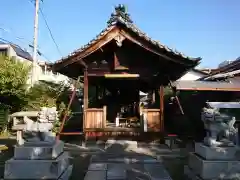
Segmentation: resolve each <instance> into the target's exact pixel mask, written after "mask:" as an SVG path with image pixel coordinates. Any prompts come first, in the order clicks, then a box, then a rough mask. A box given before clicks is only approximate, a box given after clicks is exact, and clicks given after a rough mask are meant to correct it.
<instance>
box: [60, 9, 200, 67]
mask: <svg viewBox="0 0 240 180" xmlns="http://www.w3.org/2000/svg"><path fill="white" fill-rule="evenodd" d="M117 24H122V25H124V26H126V27H127V28H128V29H129V30H131V31H132V32H134V33H136V34H137V35H138V36H139V37H141V38H143V39H144V40H146V41H148V42H149V43H151V44H153V45H154V46H156V47H158V48H160V49H163V50H165V51H167V52H169V53H172V54H173V55H177V56H179V57H181V58H185V59H188V60H195V61H199V60H201V58H191V57H188V56H186V55H184V54H183V53H181V52H179V51H177V50H175V49H171V48H169V47H167V46H165V45H163V44H162V43H160V42H159V41H155V40H153V39H152V38H150V37H149V36H147V34H146V33H144V32H142V31H141V30H140V29H139V28H138V27H137V26H136V25H134V23H133V21H132V20H131V19H130V15H129V14H128V13H127V12H126V9H125V8H124V6H123V5H119V6H117V7H115V12H114V13H112V15H111V18H110V20H109V21H108V26H107V28H105V29H104V30H102V32H101V33H100V34H98V35H97V36H96V37H95V38H94V39H92V40H91V41H90V42H89V43H88V44H86V45H85V46H83V47H81V48H80V49H77V50H75V51H73V52H72V53H70V54H69V55H68V56H66V57H63V58H62V59H61V60H59V61H56V63H61V62H62V61H64V60H65V59H68V58H69V57H71V56H74V55H76V54H78V53H81V52H82V51H84V50H85V49H87V48H88V47H90V46H91V45H93V44H94V43H96V42H97V41H98V40H100V39H101V38H102V37H103V36H104V35H106V34H107V33H108V32H109V31H110V30H112V29H113V28H114V27H115V26H116V25H117Z"/></svg>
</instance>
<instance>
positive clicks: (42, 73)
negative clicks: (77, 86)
mask: <svg viewBox="0 0 240 180" xmlns="http://www.w3.org/2000/svg"><path fill="white" fill-rule="evenodd" d="M0 48H6V49H7V55H8V56H9V57H16V59H17V60H19V61H21V62H23V63H25V64H26V65H28V66H31V65H32V61H30V60H28V59H24V58H22V57H19V56H18V55H17V53H16V52H15V50H14V49H13V48H12V47H11V45H8V44H1V45H0ZM40 63H44V64H45V62H40ZM35 72H36V77H35V79H34V82H38V81H39V80H43V81H49V82H54V83H60V82H64V83H66V84H67V83H68V80H69V79H68V77H67V76H64V75H61V74H53V73H52V72H51V71H46V69H44V68H42V67H41V66H40V65H36V70H35ZM31 77H32V70H30V71H29V78H28V80H27V84H28V85H30V84H31Z"/></svg>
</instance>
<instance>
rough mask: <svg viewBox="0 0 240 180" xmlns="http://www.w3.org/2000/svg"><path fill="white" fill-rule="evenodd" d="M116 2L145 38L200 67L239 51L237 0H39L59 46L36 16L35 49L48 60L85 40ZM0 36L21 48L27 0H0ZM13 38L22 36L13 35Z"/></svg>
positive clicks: (29, 7) (29, 33)
mask: <svg viewBox="0 0 240 180" xmlns="http://www.w3.org/2000/svg"><path fill="white" fill-rule="evenodd" d="M119 3H122V4H125V5H127V7H128V11H129V13H130V15H131V17H132V19H133V21H134V22H135V24H136V25H137V26H138V27H139V28H140V29H142V31H144V32H146V33H147V34H148V35H149V36H150V37H152V38H153V39H155V40H159V41H160V42H161V43H163V44H165V45H168V46H169V47H171V48H176V49H177V50H179V51H181V52H183V53H184V54H186V55H188V56H193V57H198V56H201V57H202V58H203V60H202V63H201V65H200V67H216V66H217V65H218V64H219V63H220V62H222V61H224V60H234V59H236V58H237V57H238V56H240V43H239V42H240V15H239V7H240V1H239V0H231V1H227V0H165V1H164V0H147V1H146V0H102V1H100V0H86V1H85V0H44V2H43V3H41V8H42V10H43V12H44V14H45V16H46V19H47V21H48V24H49V26H50V28H51V30H52V33H53V35H54V38H55V40H56V42H57V44H58V46H59V48H60V50H61V54H60V53H58V51H57V49H56V47H55V45H54V43H53V41H52V40H51V37H50V35H49V32H48V30H47V28H46V26H45V24H44V21H43V18H42V17H41V15H40V16H39V48H40V51H41V52H42V53H43V54H44V55H45V56H46V57H47V58H48V59H50V60H51V61H56V60H58V59H60V58H61V56H62V55H63V56H66V55H68V54H69V53H70V52H72V51H73V50H75V49H77V48H79V47H81V46H82V45H84V44H86V43H87V42H88V41H90V40H91V39H92V38H94V37H95V36H96V35H97V34H98V33H99V32H100V31H101V30H102V29H103V28H105V27H106V22H107V20H108V19H109V17H110V14H111V13H112V12H113V9H114V6H115V5H117V4H119ZM0 12H1V16H0V28H4V29H6V30H7V32H6V31H3V30H1V29H0V37H1V38H5V39H7V40H10V41H13V42H15V43H17V44H19V45H21V46H23V47H27V43H31V42H32V37H33V15H34V6H33V4H32V3H30V0H7V1H1V5H0ZM16 37H21V38H23V39H22V40H17V38H16Z"/></svg>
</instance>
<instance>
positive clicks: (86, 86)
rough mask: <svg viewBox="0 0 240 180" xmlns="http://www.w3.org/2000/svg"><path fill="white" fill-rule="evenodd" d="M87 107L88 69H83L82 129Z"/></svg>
mask: <svg viewBox="0 0 240 180" xmlns="http://www.w3.org/2000/svg"><path fill="white" fill-rule="evenodd" d="M87 108H88V71H87V69H85V70H84V82H83V112H84V114H83V130H84V129H85V121H86V119H85V118H86V115H85V113H86V110H87Z"/></svg>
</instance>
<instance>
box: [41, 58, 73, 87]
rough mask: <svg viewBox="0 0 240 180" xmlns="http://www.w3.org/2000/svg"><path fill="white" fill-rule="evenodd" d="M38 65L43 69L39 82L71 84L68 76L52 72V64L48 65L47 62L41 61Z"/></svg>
mask: <svg viewBox="0 0 240 180" xmlns="http://www.w3.org/2000/svg"><path fill="white" fill-rule="evenodd" d="M38 65H39V66H40V67H41V69H42V72H41V75H40V76H39V81H47V82H53V83H57V84H58V83H64V84H68V83H69V78H68V77H67V76H64V75H62V74H60V73H55V72H53V71H52V70H51V65H50V63H47V62H45V61H39V62H38Z"/></svg>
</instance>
